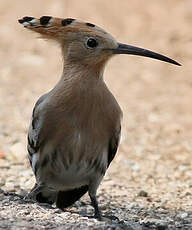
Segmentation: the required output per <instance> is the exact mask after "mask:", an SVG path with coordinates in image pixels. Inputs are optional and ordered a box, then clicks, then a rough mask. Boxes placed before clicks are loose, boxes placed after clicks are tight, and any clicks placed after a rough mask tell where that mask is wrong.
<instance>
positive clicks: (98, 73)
mask: <svg viewBox="0 0 192 230" xmlns="http://www.w3.org/2000/svg"><path fill="white" fill-rule="evenodd" d="M103 72H104V64H102V63H101V64H98V65H86V64H84V63H81V62H80V63H77V62H67V61H64V67H63V73H62V79H63V80H69V81H70V80H71V81H73V80H82V81H90V82H91V81H93V82H95V81H103Z"/></svg>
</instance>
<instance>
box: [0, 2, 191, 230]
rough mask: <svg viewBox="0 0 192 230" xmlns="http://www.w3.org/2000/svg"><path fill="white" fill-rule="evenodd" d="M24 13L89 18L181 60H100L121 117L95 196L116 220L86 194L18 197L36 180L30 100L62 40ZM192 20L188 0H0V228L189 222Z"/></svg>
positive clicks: (43, 87)
mask: <svg viewBox="0 0 192 230" xmlns="http://www.w3.org/2000/svg"><path fill="white" fill-rule="evenodd" d="M26 15H28V16H37V17H39V16H42V15H54V16H60V17H64V18H66V17H72V18H79V19H82V20H85V21H88V22H92V23H95V24H97V25H99V26H101V27H103V28H105V29H106V30H107V31H109V32H111V33H112V34H113V35H114V36H115V37H116V38H117V40H119V41H121V42H123V43H128V44H132V45H137V46H141V47H145V48H149V49H151V50H154V51H157V52H160V53H162V54H166V55H168V56H170V57H172V58H174V59H176V60H178V61H179V62H181V63H182V64H183V66H182V67H177V66H173V65H170V64H166V63H161V62H158V61H155V60H151V59H146V58H142V57H133V56H132V57H131V56H129V57H128V56H119V57H115V58H113V59H112V60H111V61H110V63H109V64H108V66H107V68H106V71H105V80H106V82H107V85H108V86H109V88H110V89H111V91H112V92H113V94H114V95H115V97H116V98H117V100H118V102H119V103H120V105H121V108H122V110H123V112H124V120H123V133H122V139H121V144H120V148H119V152H118V155H117V157H116V158H115V160H114V162H113V163H112V165H111V167H110V169H109V170H108V173H107V175H106V178H105V180H104V181H103V183H102V185H101V186H100V188H99V191H98V196H99V201H100V205H101V208H102V210H103V212H104V214H105V215H115V216H116V217H118V218H119V221H117V220H116V221H112V222H111V223H105V222H98V221H97V220H94V219H91V218H87V215H88V216H90V215H92V214H93V209H92V207H91V206H90V202H89V199H88V198H87V197H86V196H85V197H84V198H83V199H82V200H81V201H79V202H77V203H76V204H75V205H74V206H73V207H71V208H69V209H67V210H66V212H61V211H59V210H58V209H56V208H54V207H53V208H52V209H51V208H47V207H44V206H41V205H39V204H36V203H27V202H24V201H23V200H22V195H24V194H26V192H27V191H29V190H30V188H31V187H32V186H33V183H34V177H33V174H32V171H31V169H30V167H29V164H28V161H27V158H26V134H27V128H28V124H29V121H30V116H31V112H32V108H33V105H34V103H35V101H36V100H37V99H38V97H39V96H40V95H42V94H43V93H44V92H46V91H48V90H49V89H51V88H52V87H53V86H54V84H55V83H56V82H57V80H58V79H59V76H60V74H61V70H62V59H61V57H60V51H59V49H58V47H57V46H55V45H54V44H52V43H49V42H48V43H47V42H45V41H42V40H38V39H36V35H35V34H32V33H30V32H28V31H26V30H25V29H23V28H22V26H21V25H19V24H18V23H17V19H18V18H21V17H23V16H26ZM191 26H192V1H191V0H182V1H180V0H161V1H153V0H148V1H145V0H130V1H118V0H106V1H102V0H97V1H91V0H84V1H81V4H80V1H78V0H71V1H64V0H54V1H52V0H47V1H42V0H34V1H32V2H29V1H24V0H20V1H11V0H1V2H0V60H1V61H0V188H1V190H0V229H19V230H20V229H131V230H142V229H145V230H147V229H161V230H163V229H174V230H175V229H192V141H191V139H192V106H191V97H192V78H191V63H190V60H191V58H192V52H191V48H192V35H191ZM17 194H20V195H21V196H19V195H17Z"/></svg>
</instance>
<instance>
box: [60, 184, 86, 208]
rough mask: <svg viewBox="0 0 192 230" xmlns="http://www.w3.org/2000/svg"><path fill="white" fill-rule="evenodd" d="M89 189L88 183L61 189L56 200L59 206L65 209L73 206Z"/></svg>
mask: <svg viewBox="0 0 192 230" xmlns="http://www.w3.org/2000/svg"><path fill="white" fill-rule="evenodd" d="M87 191H88V185H85V186H82V187H80V188H76V189H73V190H69V191H59V192H58V194H57V200H56V206H57V208H60V209H64V208H67V207H69V206H71V205H72V204H74V203H75V202H76V201H77V200H79V199H80V198H81V197H82V196H83V195H84V194H85V193H86V192H87Z"/></svg>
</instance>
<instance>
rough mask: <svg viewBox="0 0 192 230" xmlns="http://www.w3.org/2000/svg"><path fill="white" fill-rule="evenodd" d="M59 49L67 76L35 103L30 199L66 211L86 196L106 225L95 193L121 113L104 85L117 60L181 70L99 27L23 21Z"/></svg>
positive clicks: (115, 144)
mask: <svg viewBox="0 0 192 230" xmlns="http://www.w3.org/2000/svg"><path fill="white" fill-rule="evenodd" d="M19 23H21V24H23V25H24V27H25V28H27V29H29V30H32V31H34V32H37V33H39V34H40V35H41V36H42V37H43V38H47V39H52V40H55V41H57V42H58V43H59V44H60V47H61V49H62V55H63V58H64V68H63V74H62V76H61V78H60V80H59V81H58V83H57V84H56V86H55V87H54V88H53V89H52V90H50V91H49V92H48V93H46V94H44V95H43V96H41V97H40V98H39V100H38V101H37V102H36V104H35V107H34V109H33V114H32V121H31V124H30V127H29V132H28V156H29V160H30V164H31V167H32V170H33V172H34V174H35V177H36V184H35V186H34V188H33V189H32V190H31V192H30V193H29V194H28V198H32V199H36V200H37V201H39V202H43V203H49V204H53V203H54V202H56V206H57V207H58V208H60V209H64V208H66V207H68V206H70V205H72V204H73V203H74V202H75V201H77V200H79V199H80V198H81V197H82V196H83V195H84V194H85V193H86V192H88V194H89V196H90V199H91V203H92V205H93V207H94V210H95V217H96V218H98V219H99V220H102V219H103V217H102V213H101V210H100V209H99V207H98V202H97V199H96V192H97V189H98V186H99V184H100V182H101V180H102V179H103V176H104V175H105V172H106V170H107V168H108V167H109V165H110V163H111V161H112V160H113V158H114V157H115V154H116V152H117V148H118V144H119V139H120V132H121V118H122V112H121V109H120V106H119V105H118V103H117V101H116V99H115V98H114V96H113V95H112V94H111V92H110V91H109V89H108V88H107V86H106V84H105V83H104V80H103V72H104V68H105V65H106V63H107V61H108V60H109V59H110V58H111V57H112V56H114V55H116V54H132V55H139V56H146V57H150V58H154V59H158V60H161V61H165V62H169V63H172V64H175V65H180V64H179V63H178V62H176V61H174V60H172V59H170V58H168V57H165V56H163V55H160V54H158V53H154V52H152V51H149V50H146V49H142V48H138V47H134V46H130V45H126V44H122V43H118V42H117V41H116V40H115V39H114V38H113V37H112V36H111V35H110V34H109V33H107V32H105V31H104V30H103V29H101V28H100V27H98V26H96V25H94V24H91V23H88V22H82V21H79V20H76V19H72V18H67V19H62V18H55V17H50V16H42V17H41V18H40V19H36V18H34V17H24V18H22V19H20V20H19Z"/></svg>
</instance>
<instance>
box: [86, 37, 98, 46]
mask: <svg viewBox="0 0 192 230" xmlns="http://www.w3.org/2000/svg"><path fill="white" fill-rule="evenodd" d="M86 45H87V47H88V48H95V47H96V46H97V45H98V42H97V41H96V40H95V39H94V38H89V39H88V40H87V43H86Z"/></svg>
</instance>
